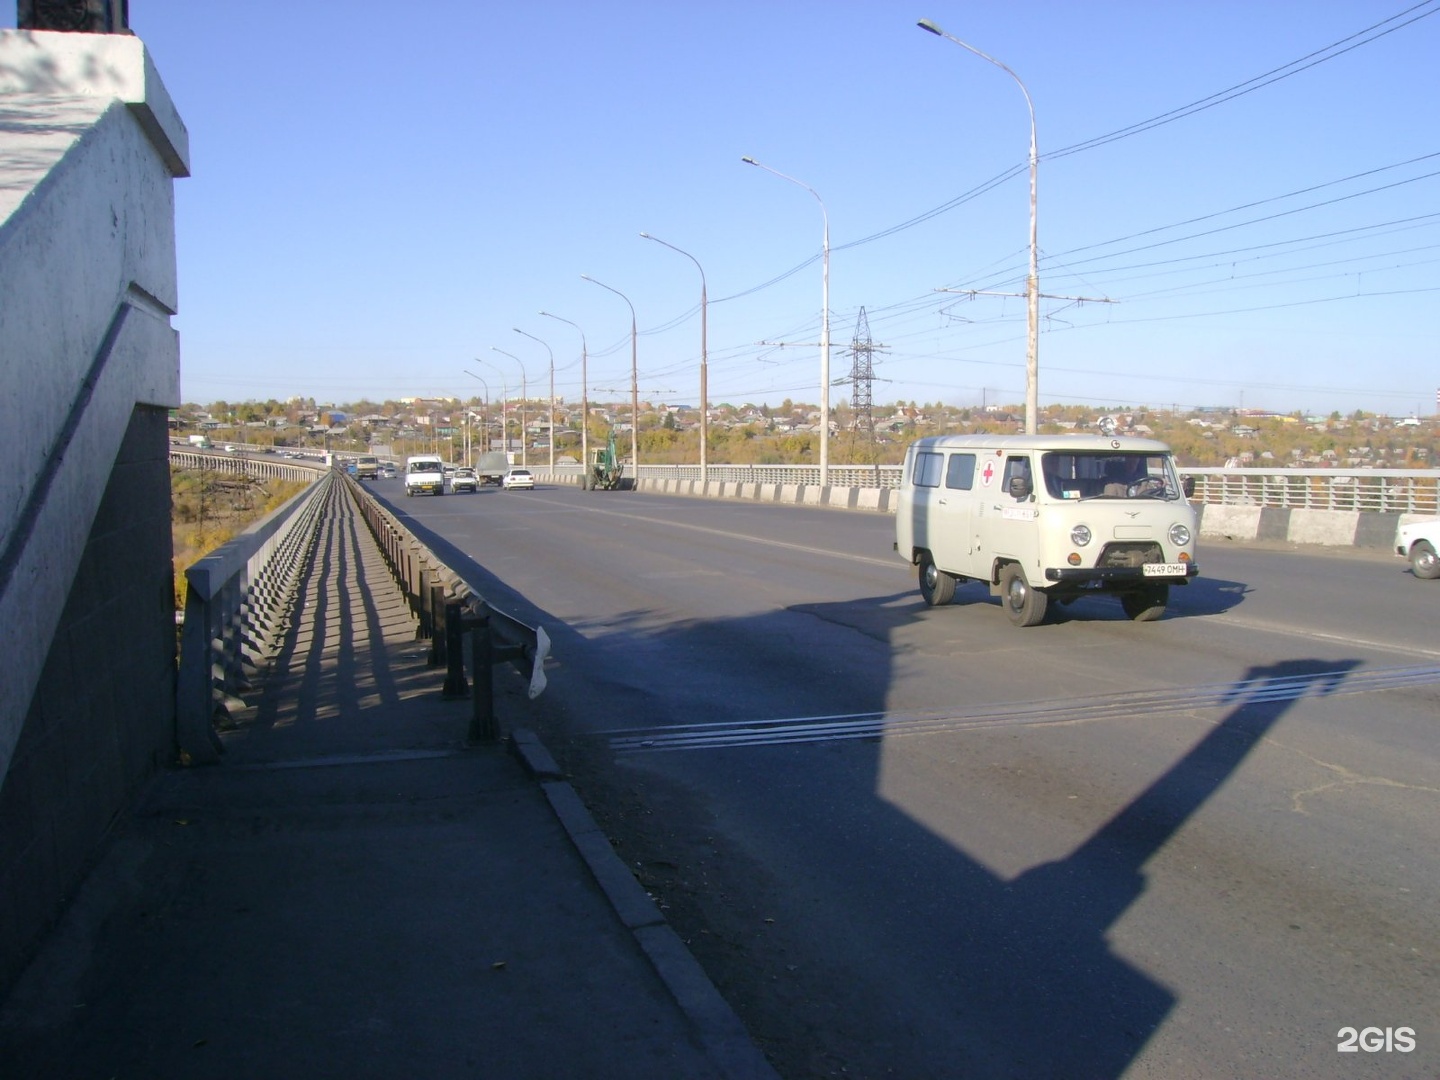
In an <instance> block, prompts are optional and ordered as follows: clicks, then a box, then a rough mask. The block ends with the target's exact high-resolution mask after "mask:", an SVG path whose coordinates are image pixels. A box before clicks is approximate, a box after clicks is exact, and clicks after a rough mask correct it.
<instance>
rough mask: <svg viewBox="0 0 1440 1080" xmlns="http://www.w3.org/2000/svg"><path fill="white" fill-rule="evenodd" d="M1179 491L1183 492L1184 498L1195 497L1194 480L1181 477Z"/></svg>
mask: <svg viewBox="0 0 1440 1080" xmlns="http://www.w3.org/2000/svg"><path fill="white" fill-rule="evenodd" d="M1180 490H1181V491H1183V492H1185V498H1187V499H1193V498H1194V497H1195V478H1194V477H1193V476H1182V477H1181V478H1180Z"/></svg>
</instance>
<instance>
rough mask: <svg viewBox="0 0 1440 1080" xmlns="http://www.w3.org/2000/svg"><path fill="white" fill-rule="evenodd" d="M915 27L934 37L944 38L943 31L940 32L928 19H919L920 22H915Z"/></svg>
mask: <svg viewBox="0 0 1440 1080" xmlns="http://www.w3.org/2000/svg"><path fill="white" fill-rule="evenodd" d="M915 25H916V26H918V27H919V28H920V29H921V30H928V31H930V33H932V34H934V35H935V36H936V37H944V36H945V31H944V30H941V29H940V27H938V26H936V25H935V24H934V23H933V22H932V21H931V20H929V19H921V20H920V21H919V22H917V23H916V24H915Z"/></svg>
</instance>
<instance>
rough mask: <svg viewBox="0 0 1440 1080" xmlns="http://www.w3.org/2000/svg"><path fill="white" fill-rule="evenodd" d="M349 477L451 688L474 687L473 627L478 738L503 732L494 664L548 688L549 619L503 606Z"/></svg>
mask: <svg viewBox="0 0 1440 1080" xmlns="http://www.w3.org/2000/svg"><path fill="white" fill-rule="evenodd" d="M335 475H337V476H339V477H340V479H341V480H342V481H343V482H344V483H345V484H346V485H348V487H349V489H350V491H351V493H352V495H353V496H354V498H355V501H356V503H357V504H358V505H359V507H360V514H361V517H362V518H363V519H364V520H365V523H366V525H367V526H368V527H369V529H370V532H371V534H372V535H373V536H374V537H375V541H376V543H378V544H379V545H380V550H381V552H382V553H383V554H384V556H385V561H386V563H388V564H389V566H390V570H391V572H392V573H393V574H394V575H395V580H396V581H397V582H398V583H399V584H400V587H401V589H402V591H403V592H404V594H405V598H406V600H407V602H408V603H409V605H410V610H411V611H413V612H414V613H415V616H416V619H417V626H416V631H415V636H416V638H417V639H428V640H429V641H430V663H431V665H432V666H436V667H444V668H445V669H446V679H445V694H446V696H449V697H462V696H465V695H466V694H467V693H468V692H469V690H468V688H467V684H466V680H465V672H464V665H463V661H462V644H461V643H462V640H463V638H462V635H463V634H464V633H465V632H466V631H470V660H471V665H470V673H471V677H472V678H473V680H474V690H473V693H470V698H471V702H472V715H471V721H470V732H469V738H470V741H472V742H493V741H494V740H496V739H498V738H499V737H500V729H499V724H498V722H497V720H496V717H495V696H494V681H493V670H492V669H493V666H494V665H495V664H498V663H510V664H511V665H513V666H514V668H515V669H516V670H517V671H518V672H519V673H520V674H521V675H522V676H523V677H524V678H525V679H526V680H527V682H528V684H529V689H528V694H529V697H530V699H531V700H532V701H533V700H534V699H535V698H537V697H539V696H540V694H541V693H543V692H544V690H545V660H546V658H547V657H548V656H549V654H550V638H549V635H547V634H546V633H545V630H544V628H543V627H534V626H529V625H527V624H526V623H523V622H521V621H520V620H519V619H517V618H515V617H514V616H512V615H508V614H506V613H505V612H503V611H501V610H500V609H499V608H497V607H495V606H494V605H493V604H491V603H490V602H489V601H488V600H486V599H485V598H484V597H483V596H481V595H480V594H479V593H478V592H476V591H475V590H474V589H473V588H472V587H471V586H470V584H469V583H468V582H466V581H465V579H464V578H462V577H461V576H460V575H459V574H457V573H456V572H455V571H454V570H452V569H451V568H450V567H448V566H446V565H445V563H443V562H442V561H441V560H440V559H439V558H438V557H437V556H436V555H435V553H434V552H432V551H431V550H430V549H429V548H428V547H427V546H426V545H425V544H424V542H423V541H421V540H420V539H419V538H418V537H416V536H415V534H414V533H412V532H410V530H408V529H407V528H405V526H404V525H402V524H401V523H400V519H399V518H397V517H396V516H395V515H394V514H393V513H391V512H390V511H389V510H388V509H386V508H385V507H384V506H382V505H381V504H380V502H379V500H377V499H376V498H375V497H374V496H373V495H371V494H370V492H368V491H366V490H365V488H364V487H362V486H361V484H360V483H359V481H357V480H355V479H353V478H352V477H349V476H345V475H343V474H339V473H337V474H335Z"/></svg>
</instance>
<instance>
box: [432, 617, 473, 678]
mask: <svg viewBox="0 0 1440 1080" xmlns="http://www.w3.org/2000/svg"><path fill="white" fill-rule="evenodd" d="M464 633H465V623H464V621H463V618H462V615H461V610H460V605H459V604H456V603H449V604H446V605H445V635H444V637H445V687H444V689H443V690H442V691H441V696H443V697H447V698H461V697H464V696H465V693H466V691H467V690H468V689H469V687H468V686H467V685H466V683H465V654H464V650H463V646H462V644H461V638H462V637H463V635H464ZM439 636H440V635H438V634H437V635H436V637H437V638H438V637H439Z"/></svg>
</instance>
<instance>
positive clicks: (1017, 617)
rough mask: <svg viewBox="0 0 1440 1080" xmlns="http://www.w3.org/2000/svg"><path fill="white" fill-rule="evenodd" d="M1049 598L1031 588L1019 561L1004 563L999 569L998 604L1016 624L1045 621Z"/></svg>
mask: <svg viewBox="0 0 1440 1080" xmlns="http://www.w3.org/2000/svg"><path fill="white" fill-rule="evenodd" d="M1049 603H1050V598H1049V597H1048V596H1047V595H1046V594H1045V593H1043V592H1041V591H1040V590H1039V589H1032V588H1031V587H1030V582H1028V581H1027V580H1025V571H1024V570H1022V569H1020V564H1019V563H1006V564H1005V566H1004V567H1003V568H1002V569H1001V571H1000V606H1001V607H1003V608H1004V609H1005V617H1006V618H1007V619H1009V620H1010V621H1011V622H1012V623H1014V624H1015V625H1016V626H1039V625H1040V624H1041V623H1042V622H1044V621H1045V609H1046V608H1047V607H1048V606H1049Z"/></svg>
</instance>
